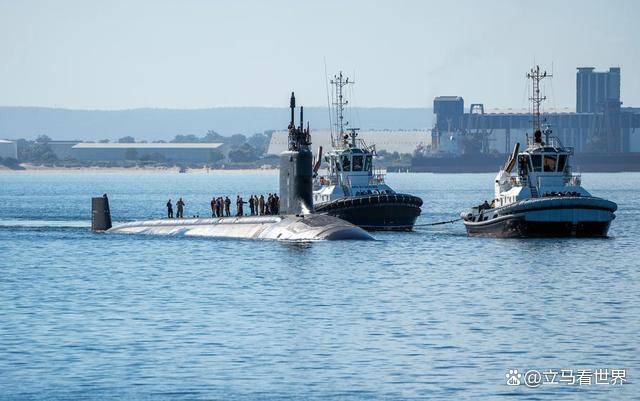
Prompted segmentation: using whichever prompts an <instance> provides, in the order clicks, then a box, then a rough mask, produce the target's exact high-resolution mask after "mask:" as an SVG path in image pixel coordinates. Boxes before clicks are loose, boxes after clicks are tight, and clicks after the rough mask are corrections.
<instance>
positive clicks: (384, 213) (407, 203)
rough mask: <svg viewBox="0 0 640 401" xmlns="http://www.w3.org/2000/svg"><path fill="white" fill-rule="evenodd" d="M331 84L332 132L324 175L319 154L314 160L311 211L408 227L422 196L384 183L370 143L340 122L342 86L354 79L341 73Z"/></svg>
mask: <svg viewBox="0 0 640 401" xmlns="http://www.w3.org/2000/svg"><path fill="white" fill-rule="evenodd" d="M331 83H332V84H333V85H334V87H335V88H336V102H335V103H334V105H335V108H336V135H335V137H334V135H333V134H332V138H331V139H332V145H333V149H332V150H331V151H330V152H329V153H328V154H327V155H326V157H325V158H324V160H325V161H326V163H327V165H328V171H327V174H325V175H319V174H318V170H319V167H320V162H321V156H322V154H321V153H320V154H319V155H318V159H317V160H316V163H315V165H314V173H315V177H314V191H313V201H314V205H315V212H316V213H321V214H328V215H331V216H336V217H339V218H341V219H343V220H346V221H348V222H350V223H352V224H355V225H357V226H360V227H362V228H364V229H366V230H395V231H410V230H412V229H413V225H414V224H415V221H416V219H417V218H418V216H419V215H420V212H421V209H420V207H421V206H422V199H420V198H419V197H417V196H413V195H409V194H401V193H397V192H396V191H394V190H393V189H392V188H391V187H389V186H388V185H387V184H386V183H385V181H384V174H383V173H382V171H375V169H374V166H373V163H374V157H375V146H373V145H372V146H368V145H367V144H366V143H364V141H363V140H362V139H359V138H358V128H349V129H347V130H345V126H346V125H347V124H348V123H346V122H344V117H343V111H344V106H345V105H346V104H347V101H346V100H345V99H344V96H343V93H342V88H343V87H344V86H345V85H348V84H351V83H353V82H352V81H349V78H344V77H343V75H342V72H340V74H339V75H337V76H335V78H334V79H333V80H332V81H331ZM347 131H348V132H347ZM320 152H321V150H320Z"/></svg>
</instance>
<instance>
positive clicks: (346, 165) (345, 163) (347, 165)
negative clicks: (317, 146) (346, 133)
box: [342, 156, 351, 171]
mask: <svg viewBox="0 0 640 401" xmlns="http://www.w3.org/2000/svg"><path fill="white" fill-rule="evenodd" d="M342 171H351V160H350V158H349V156H342Z"/></svg>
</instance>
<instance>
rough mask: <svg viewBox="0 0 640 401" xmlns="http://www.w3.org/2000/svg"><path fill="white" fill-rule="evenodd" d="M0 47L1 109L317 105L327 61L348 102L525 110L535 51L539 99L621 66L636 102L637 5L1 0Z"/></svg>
mask: <svg viewBox="0 0 640 401" xmlns="http://www.w3.org/2000/svg"><path fill="white" fill-rule="evenodd" d="M534 5H535V10H532V8H533V7H532V6H534ZM0 54H1V55H2V57H1V59H0V60H1V61H0V105H5V106H13V105H21V106H55V107H67V108H83V109H93V108H97V109H123V108H136V107H171V108H202V107H215V106H286V105H287V101H288V94H289V92H290V91H291V90H292V89H295V91H296V92H297V97H298V99H299V101H300V102H302V103H304V104H306V105H309V106H322V105H326V89H325V81H324V63H323V58H325V57H326V60H327V66H328V72H329V73H330V74H331V73H332V72H335V71H337V70H338V69H343V70H344V71H345V72H346V73H347V74H348V75H350V76H351V75H353V74H354V72H355V75H356V76H355V78H356V81H357V85H356V87H355V98H354V99H353V100H354V105H357V106H390V107H430V106H431V105H432V101H433V97H434V96H437V95H461V96H463V97H464V98H465V103H466V105H468V104H469V103H472V102H483V103H485V105H486V106H487V107H490V108H491V107H518V108H519V107H523V106H526V91H525V80H524V75H525V73H526V71H527V70H528V69H529V68H530V66H531V64H532V63H533V61H534V59H535V61H536V62H538V63H540V64H541V65H543V66H546V67H547V68H548V69H549V70H550V69H551V65H552V63H553V69H554V79H553V81H552V87H549V88H548V91H547V95H548V96H550V97H551V99H550V100H549V102H548V105H549V106H554V105H555V106H557V107H564V106H569V107H575V71H576V70H575V68H576V67H577V66H584V65H588V66H595V67H596V68H597V69H608V68H609V67H610V66H620V67H622V100H623V102H624V104H625V105H629V106H640V74H639V72H640V1H638V0H629V1H614V0H609V1H604V0H603V1H585V0H580V1H559V0H555V1H537V2H534V3H532V2H525V1H515V0H514V1H507V0H504V1H491V0H481V1H478V0H474V1H451V0H446V1H445V0H442V1H400V0H394V1H332V0H324V1H302V0H295V1H178V0H176V1H162V0H155V1H151V0H149V1H132V0H129V1H116V0H111V1H87V0H83V1H64V0H56V1H28V0H24V1H18V0H0Z"/></svg>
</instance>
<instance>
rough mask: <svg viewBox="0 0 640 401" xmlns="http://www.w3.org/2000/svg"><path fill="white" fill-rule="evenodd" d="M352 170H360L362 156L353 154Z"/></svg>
mask: <svg viewBox="0 0 640 401" xmlns="http://www.w3.org/2000/svg"><path fill="white" fill-rule="evenodd" d="M353 171H362V156H353Z"/></svg>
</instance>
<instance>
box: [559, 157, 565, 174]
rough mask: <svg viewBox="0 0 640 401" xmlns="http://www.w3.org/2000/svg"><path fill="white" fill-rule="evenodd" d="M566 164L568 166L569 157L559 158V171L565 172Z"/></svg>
mask: <svg viewBox="0 0 640 401" xmlns="http://www.w3.org/2000/svg"><path fill="white" fill-rule="evenodd" d="M565 164H567V155H560V156H558V171H564V166H565Z"/></svg>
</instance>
